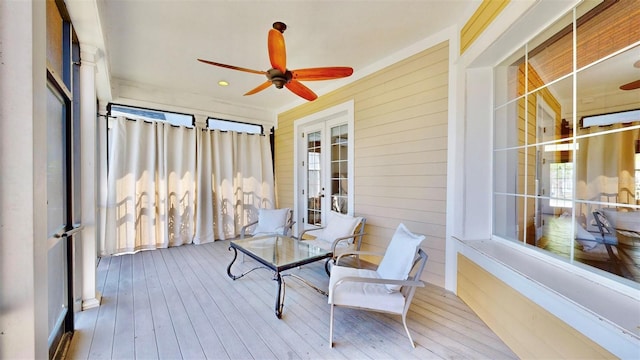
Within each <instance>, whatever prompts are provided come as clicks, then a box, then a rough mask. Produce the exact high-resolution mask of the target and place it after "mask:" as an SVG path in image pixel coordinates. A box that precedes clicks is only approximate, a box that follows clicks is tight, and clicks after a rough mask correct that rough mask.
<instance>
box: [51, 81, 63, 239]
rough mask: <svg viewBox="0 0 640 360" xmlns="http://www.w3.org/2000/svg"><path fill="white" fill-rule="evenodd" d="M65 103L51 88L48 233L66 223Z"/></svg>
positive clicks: (53, 231)
mask: <svg viewBox="0 0 640 360" xmlns="http://www.w3.org/2000/svg"><path fill="white" fill-rule="evenodd" d="M64 120H65V105H64V102H63V101H62V99H60V98H59V97H58V96H57V95H56V94H55V93H54V92H53V90H52V89H51V88H49V92H48V95H47V233H48V235H49V236H51V235H53V234H54V233H56V232H57V231H58V230H59V229H60V228H61V227H62V226H63V225H64V223H65V220H64V219H65V218H66V213H65V209H64V199H66V185H65V178H64V174H65V148H64V144H65V139H64V137H65V131H64V122H65V121H64Z"/></svg>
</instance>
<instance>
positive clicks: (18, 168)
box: [0, 1, 57, 359]
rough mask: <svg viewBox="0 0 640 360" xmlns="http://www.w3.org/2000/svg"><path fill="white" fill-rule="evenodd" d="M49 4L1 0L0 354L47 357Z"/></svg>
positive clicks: (20, 357)
mask: <svg viewBox="0 0 640 360" xmlns="http://www.w3.org/2000/svg"><path fill="white" fill-rule="evenodd" d="M45 4H46V3H45V2H44V1H0V169H1V170H0V174H1V175H0V359H46V358H48V344H47V338H48V325H47V316H48V302H47V292H48V291H47V288H48V276H47V250H48V245H47V77H46V76H47V75H46V74H47V73H46V66H47V63H46V60H47V58H46V8H45ZM54 286H57V284H55V285H54Z"/></svg>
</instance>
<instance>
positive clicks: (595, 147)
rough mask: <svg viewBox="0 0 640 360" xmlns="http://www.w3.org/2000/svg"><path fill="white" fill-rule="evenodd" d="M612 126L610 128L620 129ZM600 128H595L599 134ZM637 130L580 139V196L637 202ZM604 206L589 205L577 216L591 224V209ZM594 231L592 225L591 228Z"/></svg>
mask: <svg viewBox="0 0 640 360" xmlns="http://www.w3.org/2000/svg"><path fill="white" fill-rule="evenodd" d="M621 128H624V126H622V125H613V126H611V127H610V129H621ZM601 131H602V130H601V129H598V128H593V129H591V130H590V133H592V134H597V133H599V132H601ZM639 136H640V132H639V131H638V130H627V131H621V132H613V133H609V134H606V135H597V136H591V137H585V138H581V139H579V149H578V151H577V154H578V157H577V173H576V176H577V180H578V181H577V184H576V195H577V199H580V200H590V201H602V202H611V203H614V202H615V203H625V204H635V203H636V199H635V142H636V141H637V140H638V138H639ZM601 207H602V206H601V205H591V204H588V205H586V206H583V208H582V209H579V210H578V211H579V214H578V216H581V217H583V218H584V219H586V220H585V222H586V223H587V224H591V223H592V221H591V220H592V218H593V215H592V211H593V210H594V209H597V208H601ZM591 230H593V227H592V228H591Z"/></svg>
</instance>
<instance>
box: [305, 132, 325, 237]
mask: <svg viewBox="0 0 640 360" xmlns="http://www.w3.org/2000/svg"><path fill="white" fill-rule="evenodd" d="M321 139H322V132H320V131H316V132H312V133H309V134H307V164H308V166H307V223H308V224H310V225H320V224H321V223H322V220H321V215H322V190H323V189H322V187H321V179H322V178H321V170H322V169H321V163H322V147H321V145H322V140H321Z"/></svg>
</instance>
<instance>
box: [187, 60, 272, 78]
mask: <svg viewBox="0 0 640 360" xmlns="http://www.w3.org/2000/svg"><path fill="white" fill-rule="evenodd" d="M198 61H200V62H203V63H205V64H209V65H214V66H219V67H223V68H227V69H232V70H239V71H244V72H248V73H252V74H260V75H266V74H267V72H266V71H260V70H253V69H246V68H241V67H239V66H234V65H227V64H221V63H217V62H214V61H209V60H203V59H198Z"/></svg>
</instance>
